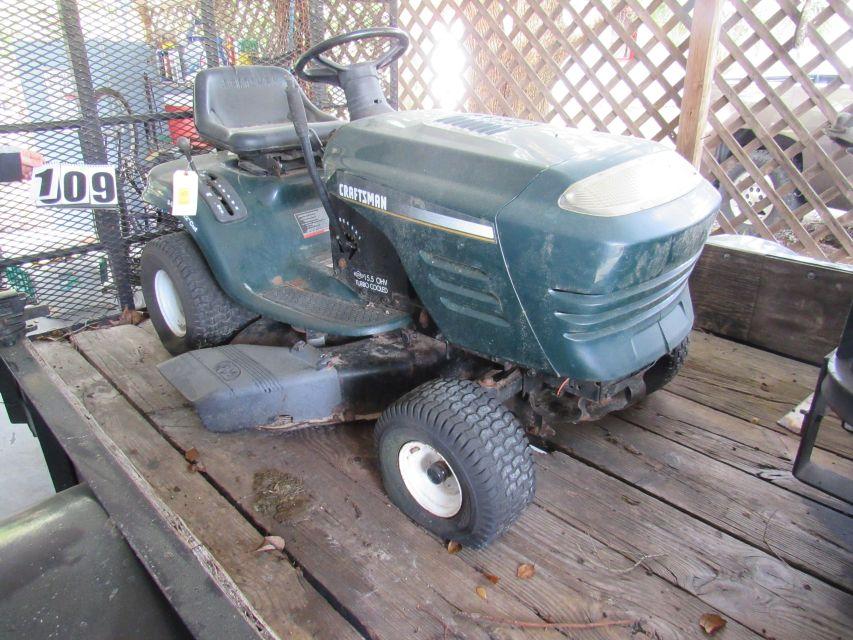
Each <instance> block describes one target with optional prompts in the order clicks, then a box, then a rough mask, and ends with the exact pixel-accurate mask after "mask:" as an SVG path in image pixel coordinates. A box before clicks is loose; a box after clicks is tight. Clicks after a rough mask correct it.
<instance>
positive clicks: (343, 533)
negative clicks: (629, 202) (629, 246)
mask: <svg viewBox="0 0 853 640" xmlns="http://www.w3.org/2000/svg"><path fill="white" fill-rule="evenodd" d="M708 338H710V339H709V340H707V339H701V338H700V340H699V342H700V343H701V344H703V345H704V346H705V347H706V348H705V349H703V348H702V347H700V348H699V352H700V355H699V356H698V357H711V358H713V348H712V347H714V346H719V345H715V343H714V341H716V340H718V339H716V338H712V337H710V336H709V337H708ZM75 342H76V344H77V346H78V347H79V348H80V349H81V351H82V352H83V353H85V355H86V357H87V358H88V359H90V360H91V361H92V362H93V363H94V364H95V365H97V368H98V369H99V370H100V371H101V372H102V373H104V374H105V375H106V377H107V378H109V380H110V381H111V382H112V383H113V384H115V385H116V386H117V387H118V389H119V390H120V391H121V392H122V394H124V395H125V396H126V397H127V399H128V400H130V402H131V403H132V404H133V405H135V406H136V407H137V408H138V409H139V410H142V411H144V412H145V413H146V414H147V418H148V420H149V421H151V422H152V423H153V424H155V425H156V426H157V427H158V428H159V429H160V430H161V431H162V433H163V434H164V435H166V437H167V438H168V439H169V440H170V442H171V443H172V445H173V446H175V447H177V448H178V449H179V450H186V449H187V448H189V447H191V446H194V447H196V448H197V449H198V450H199V451H200V452H202V457H203V460H204V461H205V464H206V465H207V467H208V472H207V474H208V476H209V479H210V480H211V481H212V482H214V483H215V484H216V485H217V487H218V488H219V490H220V491H222V492H224V493H225V494H226V495H228V496H229V497H230V499H231V500H233V501H235V502H236V503H237V504H238V506H239V507H240V508H241V509H242V510H243V512H244V515H245V516H247V517H248V518H250V519H252V520H253V521H254V523H255V525H256V526H258V527H260V528H262V529H265V530H269V531H272V532H276V533H280V534H282V535H284V537H285V538H286V539H287V540H288V548H287V551H288V553H290V554H291V557H293V558H294V559H295V560H296V561H297V563H298V564H299V565H300V566H302V567H304V569H305V571H306V572H307V573H308V574H309V575H310V576H311V577H312V579H314V580H317V581H320V582H321V583H322V584H323V588H324V589H328V591H329V595H330V596H331V597H332V598H333V599H334V600H335V601H336V602H338V603H339V606H341V607H342V609H343V610H345V611H347V613H348V615H349V616H350V617H354V618H356V619H358V621H359V623H360V624H362V625H363V627H362V629H363V631H365V632H366V633H368V634H369V635H371V636H375V637H389V638H390V637H392V636H394V637H403V636H405V635H410V636H412V637H441V635H442V634H443V633H444V629H443V627H442V624H441V623H440V622H439V621H438V620H437V619H436V618H438V619H440V620H442V621H443V622H444V624H446V625H447V629H448V633H452V634H455V635H458V637H466V638H467V637H486V636H484V635H482V634H483V633H486V634H488V633H492V634H494V633H495V632H496V631H497V629H495V628H490V627H489V626H488V625H482V624H474V623H473V622H472V621H470V620H468V619H466V618H465V617H463V616H460V615H459V611H460V610H461V611H480V612H486V613H488V614H490V615H498V616H502V617H520V618H522V619H526V620H535V619H537V616H539V617H542V618H545V619H571V620H584V619H599V618H601V617H602V616H603V615H609V616H611V617H612V616H614V615H615V616H619V617H621V616H622V615H624V616H627V617H630V618H632V619H633V618H637V619H640V620H642V622H641V624H640V626H639V627H637V628H636V629H634V631H640V632H645V633H646V634H647V635H656V637H661V638H667V637H673V638H680V637H701V632H698V631H697V630H698V627H697V626H696V625H695V623H696V620H697V619H698V615H700V612H704V611H712V610H717V611H719V612H720V613H721V614H722V615H723V616H724V617H726V618H727V619H729V626H728V627H727V629H726V634H727V636H726V637H752V636H753V635H754V633H757V634H761V635H763V636H766V637H775V638H802V637H809V638H842V637H847V636H849V634H850V630H851V628H853V620H851V614H850V613H849V611H851V610H853V606H851V604H853V602H851V598H850V595H849V593H845V592H844V591H843V590H841V589H838V588H836V587H835V586H832V584H829V583H833V582H834V583H835V584H838V585H839V586H842V587H844V588H849V586H850V583H849V580H850V575H849V570H848V569H846V568H845V566H844V563H845V562H847V563H848V565H847V566H849V555H850V545H849V535H850V519H849V518H848V517H846V516H844V515H843V514H842V513H839V512H838V511H845V510H849V505H845V504H844V503H841V502H840V501H837V503H833V502H832V499H828V501H827V500H824V502H826V504H827V506H829V507H833V508H835V509H837V510H838V511H833V509H832V508H827V506H825V505H823V504H817V502H814V501H812V500H811V499H808V498H807V497H806V496H808V494H809V491H808V490H807V489H804V488H803V487H802V485H798V483H797V481H796V480H795V479H793V478H790V477H789V471H788V469H789V468H790V457H791V455H792V451H791V447H792V443H794V442H796V441H795V440H794V439H793V438H791V436H790V435H787V434H786V433H780V432H778V431H777V430H773V429H768V428H767V427H763V426H760V425H756V424H754V423H753V422H746V421H745V420H743V419H740V418H737V417H735V416H734V415H732V414H727V413H720V412H719V411H718V410H714V409H711V408H709V407H707V406H705V405H703V404H701V403H700V402H697V401H695V400H692V399H690V398H689V394H687V393H685V395H684V396H681V395H678V392H676V393H675V394H673V393H668V392H666V391H665V392H662V393H659V394H657V395H656V396H653V397H651V398H649V399H647V400H646V401H645V402H644V403H643V404H642V405H641V406H639V407H637V408H634V409H632V410H629V411H627V412H624V414H625V415H623V416H622V417H621V418H608V419H605V420H604V421H601V422H600V423H597V424H595V425H581V426H579V427H577V426H576V427H569V429H568V430H565V431H563V432H562V433H561V434H560V435H559V436H558V439H557V440H558V442H557V444H558V446H560V447H561V448H563V449H565V450H566V451H569V452H571V454H572V455H573V456H576V458H577V459H573V458H571V457H567V456H566V455H564V454H562V453H559V452H557V453H553V454H551V455H548V456H537V471H538V475H539V488H538V491H537V499H536V503H535V504H534V505H533V506H531V508H530V509H529V510H528V512H527V513H525V514H524V516H523V517H522V518H521V520H520V521H519V523H518V524H517V525H516V526H515V527H513V529H512V530H511V531H510V532H509V534H507V536H505V537H504V538H503V539H502V540H500V541H498V542H497V543H495V544H494V545H492V546H491V547H489V548H488V549H486V550H481V551H474V550H468V549H466V550H463V551H462V552H461V553H460V554H459V555H457V556H451V555H448V554H447V553H446V551H444V550H443V549H442V548H441V547H440V546H438V544H437V541H435V539H434V538H432V537H431V536H429V535H428V534H426V533H424V532H423V531H422V530H420V529H419V528H417V527H415V526H414V525H412V524H411V523H409V522H408V521H407V520H406V519H405V518H403V517H402V515H401V514H400V513H399V512H398V511H397V510H396V509H395V508H393V507H392V506H390V505H389V504H388V503H387V499H386V498H385V496H384V493H383V492H382V489H381V486H380V483H379V479H378V475H377V473H376V467H375V461H374V460H373V451H372V447H371V444H370V432H369V429H365V428H359V427H357V426H356V427H353V426H347V427H336V428H326V429H311V430H304V431H300V432H296V433H290V434H284V433H278V434H276V433H264V432H258V431H256V432H251V433H243V434H234V435H229V436H221V435H217V434H212V433H210V432H207V431H204V430H203V429H202V428H201V427H200V425H199V421H198V418H197V416H196V415H195V413H194V411H193V410H192V409H191V408H189V407H187V406H186V405H185V403H184V402H183V399H182V398H181V397H180V396H179V395H178V394H177V392H176V391H175V390H174V389H173V388H172V387H171V385H170V384H169V383H168V382H166V381H165V380H164V379H163V378H162V376H160V374H159V372H157V371H156V368H155V367H154V366H153V365H154V364H155V363H156V362H158V361H159V360H161V359H164V358H165V357H167V356H166V354H165V352H164V351H163V349H162V347H161V346H160V344H159V342H158V341H157V339H156V337H154V336H153V335H151V334H150V333H149V332H147V331H145V330H143V329H140V328H139V327H116V328H114V329H109V330H100V331H96V332H88V333H84V334H80V335H78V336H75ZM722 342H723V343H724V345H722V346H729V345H730V343H728V342H726V341H722ZM708 345H710V346H708ZM735 346H736V347H738V349H749V348H748V347H741V346H740V345H735ZM760 353H763V352H760ZM740 355H743V354H742V353H741V354H740ZM768 355H770V354H768ZM692 358H693V359H697V355H696V350H695V349H694V351H693V356H692ZM733 358H734V356H729V364H732V359H733ZM782 360H783V361H784V362H789V361H786V360H785V359H782ZM702 364H705V363H702ZM794 365H796V366H797V367H801V366H802V367H805V366H807V365H800V364H799V363H794ZM723 366H725V365H721V364H719V363H713V362H712V363H711V366H710V367H709V369H710V370H716V371H719V370H721V367H723ZM795 369H796V367H795ZM812 369H813V368H812ZM800 373H802V372H800ZM789 374H790V369H788V370H785V371H784V372H783V373H782V374H781V375H779V374H778V372H777V375H775V377H773V378H772V379H771V381H772V384H773V385H775V389H776V390H777V391H778V390H779V389H783V390H784V392H785V393H792V391H791V388H792V387H793V388H795V387H796V384H797V383H795V382H792V381H789V380H787V377H788V375H789ZM798 375H799V373H798ZM102 383H103V380H102ZM786 385H787V386H786ZM768 387H770V385H768ZM706 390H707V389H706ZM681 391H682V392H683V391H684V390H683V389H682V390H681ZM795 392H797V391H795ZM780 397H781V394H780ZM719 404H722V405H724V406H726V407H729V408H730V407H731V406H732V405H731V404H725V403H724V402H722V401H720V402H719ZM715 417H716V418H717V419H716V420H715ZM137 419H141V416H139V415H137ZM632 423H633V424H632ZM148 428H149V429H150V428H151V427H150V426H149V427H148ZM578 429H583V431H577V430H578ZM164 444H165V441H164ZM176 453H177V452H176ZM177 455H178V456H180V454H177ZM821 455H823V456H825V457H827V459H828V460H829V461H830V463H831V464H835V465H840V467H841V468H845V469H846V465H848V464H849V461H848V460H845V459H844V458H841V457H838V456H833V455H832V454H827V453H822V454H821ZM270 466H279V467H281V468H283V469H285V470H287V471H288V472H290V473H293V474H294V475H295V476H297V477H299V478H304V479H305V487H306V488H307V489H308V491H309V493H310V494H311V495H312V497H313V498H314V499H316V500H317V503H319V504H314V505H313V506H312V507H310V509H309V511H306V513H305V514H303V515H302V516H300V517H298V518H296V520H295V521H293V522H284V523H281V522H275V521H274V520H272V519H270V518H269V517H265V516H263V515H261V514H257V513H253V512H252V500H253V489H252V486H251V477H252V475H253V474H254V472H255V471H257V470H263V469H264V468H268V467H270ZM762 474H764V475H762ZM785 474H788V475H787V476H786V475H785ZM196 477H198V476H196ZM721 478H723V479H724V480H725V481H723V482H721ZM730 485H731V486H730ZM759 487H761V488H760V489H759ZM768 492H769V493H768ZM706 497H710V506H709V505H708V504H693V501H700V502H701V501H702V500H703V499H705V498H706ZM811 497H812V498H816V499H820V498H821V497H822V496H821V495H812V496H811ZM737 510H741V516H742V517H736V516H734V515H733V512H734V511H737ZM746 514H749V517H747V515H746ZM717 516H722V517H721V518H720V519H719V520H715V518H716V517H717ZM365 518H366V520H365ZM753 521H757V522H760V523H761V525H760V526H756V525H755V522H753ZM759 528H760V529H761V531H760V536H759V531H758V529H759ZM809 536H810V537H811V541H812V542H810V541H809V540H808V539H805V540H804V539H803V538H804V537H805V538H808V537H809ZM823 545H828V548H824V547H823ZM780 549H781V550H780ZM332 551H333V552H332ZM827 551H828V552H829V553H825V552H827ZM646 556H656V557H646ZM777 556H778V557H777ZM403 559H406V560H408V561H409V565H406V563H405V562H404V561H403ZM638 560H642V562H641V564H639V565H637V566H636V567H634V564H635V563H636V562H637V561H638ZM523 561H527V562H534V563H535V564H536V566H537V578H536V580H532V581H521V580H518V579H515V578H514V577H513V575H512V574H513V571H514V567H515V566H517V564H518V563H519V562H523ZM789 563H790V564H789ZM792 565H796V566H792ZM401 567H402V568H401ZM631 567H633V568H631ZM797 567H801V568H802V569H803V571H801V570H800V569H799V568H797ZM629 568H630V570H629V571H625V570H626V569H629ZM485 573H488V574H495V575H498V576H499V577H500V578H501V580H500V581H499V583H498V584H497V585H492V584H491V583H490V582H489V581H488V580H487V579H486V578H485V576H484V574H485ZM822 578H823V579H825V580H826V581H827V582H824V581H823V579H822ZM327 582H330V583H331V585H327ZM449 585H452V586H449ZM463 585H464V586H463ZM478 585H479V586H484V587H486V589H487V594H488V596H487V597H488V600H487V601H486V602H483V601H482V600H481V599H480V598H479V597H478V596H477V595H476V594H475V593H474V587H475V586H478ZM392 592H393V593H398V594H399V595H398V597H397V598H395V599H393V601H391V596H390V594H391V593H392ZM366 593H367V594H369V596H370V597H369V598H365V594H366ZM418 604H420V605H421V608H419V607H418ZM388 618H392V619H393V620H388ZM499 631H500V633H501V634H503V635H501V637H525V638H527V637H563V636H562V635H561V634H558V633H557V632H554V631H548V632H543V633H541V634H539V635H538V636H536V635H533V634H531V633H530V631H529V630H526V631H524V632H519V633H516V632H515V631H513V630H510V629H506V628H501V629H500V630H499ZM628 631H629V630H627V629H622V628H612V629H606V630H597V631H596V632H592V635H590V634H591V632H584V637H607V638H609V637H629V636H628ZM395 634H396V635H395ZM401 634H402V635H401ZM430 634H432V635H430ZM451 637H452V636H451ZM492 637H493V636H492Z"/></svg>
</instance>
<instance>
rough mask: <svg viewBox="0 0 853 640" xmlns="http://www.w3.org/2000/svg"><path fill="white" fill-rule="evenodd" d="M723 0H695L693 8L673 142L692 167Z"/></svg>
mask: <svg viewBox="0 0 853 640" xmlns="http://www.w3.org/2000/svg"><path fill="white" fill-rule="evenodd" d="M723 3H724V0H696V4H695V6H694V9H693V22H692V26H691V29H690V51H689V53H688V55H687V69H686V74H685V77H684V97H683V98H682V100H681V117H680V118H679V119H678V135H677V137H676V142H675V144H676V148H677V149H678V152H679V153H680V154H681V155H683V156H684V157H685V158H687V160H689V161H690V162H691V163H693V165H694V166H696V167H698V166H699V162H700V158H701V154H702V134H703V133H704V131H705V121H706V120H707V119H708V106H709V104H710V101H711V86H712V84H713V79H714V66H715V65H716V51H717V41H718V40H719V37H720V16H721V14H722V8H723Z"/></svg>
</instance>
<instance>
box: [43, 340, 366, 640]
mask: <svg viewBox="0 0 853 640" xmlns="http://www.w3.org/2000/svg"><path fill="white" fill-rule="evenodd" d="M35 348H36V350H37V351H38V353H39V354H40V355H41V356H42V357H43V358H44V359H45V361H47V362H49V363H50V364H51V366H52V367H53V368H54V371H56V373H57V374H58V375H59V377H60V378H61V379H62V380H63V381H64V382H65V383H66V384H67V385H68V387H69V388H70V389H71V391H72V392H73V393H74V394H75V395H76V396H77V397H78V399H79V400H80V401H81V402H82V403H83V405H84V406H85V407H86V408H87V409H88V410H89V412H90V413H91V414H92V415H93V416H94V417H95V419H96V420H97V421H98V424H99V425H100V426H101V427H102V428H103V429H104V431H105V432H106V433H107V434H108V435H109V436H110V438H111V439H112V440H113V441H114V442H115V443H116V444H117V445H118V446H119V447H120V448H121V449H122V451H124V452H125V453H126V454H127V455H128V457H129V458H130V460H131V462H132V463H133V464H134V466H135V467H136V468H137V470H138V471H139V472H140V473H141V474H142V475H143V477H145V479H146V480H147V481H148V482H149V483H150V484H151V486H152V487H153V488H154V489H155V490H156V491H157V493H158V495H159V496H160V497H161V499H162V500H163V501H164V502H165V503H166V505H167V506H169V507H170V508H171V509H172V510H173V511H174V512H175V513H176V514H178V515H179V516H180V517H181V519H182V520H183V521H184V523H186V525H187V526H188V527H189V528H190V529H191V531H192V533H193V534H194V535H195V536H196V537H197V538H199V540H200V541H201V542H202V543H203V544H204V545H205V546H206V547H207V548H208V549H209V550H210V551H211V553H212V554H213V556H214V557H215V558H216V559H217V560H218V561H219V562H220V564H221V565H222V566H223V568H225V570H226V571H227V572H228V574H229V576H230V577H231V579H232V580H233V581H234V582H235V584H236V585H237V586H238V587H239V588H240V590H241V591H242V592H243V593H244V594H245V595H246V597H247V598H248V599H249V600H250V601H251V603H252V604H253V606H254V607H255V609H256V610H257V612H258V614H259V615H260V617H261V618H262V619H263V620H264V621H265V622H266V623H267V624H268V625H269V627H270V630H271V631H273V632H274V633H276V634H277V635H278V636H279V637H281V638H310V637H316V638H331V637H334V638H342V639H347V638H352V639H355V638H360V637H361V635H360V634H359V633H357V632H356V631H355V630H354V629H353V628H352V627H351V626H350V625H349V624H348V623H347V622H346V621H345V620H344V619H343V618H342V617H341V616H340V615H339V614H338V613H337V612H336V611H335V610H334V609H333V608H332V607H331V606H329V603H328V602H327V601H326V600H325V599H324V598H323V597H322V596H320V594H318V593H317V591H316V590H315V589H314V588H313V587H311V586H310V585H308V584H307V583H305V582H304V580H302V579H301V578H300V576H299V575H298V573H297V571H295V570H294V569H293V567H292V566H291V565H290V564H289V562H288V560H287V558H286V557H285V556H283V555H282V554H280V553H278V552H273V553H263V554H258V553H256V552H255V550H256V549H257V548H258V547H259V546H260V545H261V544H262V541H263V536H261V534H260V533H258V531H257V530H256V529H254V528H253V527H252V526H251V525H250V524H249V523H248V522H247V521H246V520H245V519H244V518H243V517H242V516H241V515H240V514H239V513H238V512H237V510H236V509H234V507H233V506H232V505H231V504H230V503H229V502H228V501H227V500H226V499H225V498H224V497H222V496H221V495H220V494H219V493H218V492H217V491H216V490H215V489H214V488H213V487H212V486H210V484H208V482H207V481H206V480H205V479H204V478H203V477H202V476H201V475H200V474H198V473H193V472H191V471H189V469H188V464H187V461H186V460H185V459H184V457H183V456H182V455H181V454H180V453H179V452H177V451H176V450H175V449H174V448H173V447H171V446H170V445H169V444H168V443H167V442H166V441H165V440H163V438H162V437H161V436H160V435H159V434H158V433H157V432H156V431H154V430H153V429H152V428H151V425H150V424H148V422H147V421H146V420H145V419H144V418H143V417H142V416H141V415H140V414H139V413H138V412H137V411H136V410H135V409H133V408H132V407H131V406H130V405H129V404H128V402H127V401H126V400H125V399H124V398H122V397H121V396H120V395H119V394H118V392H117V391H116V390H115V388H114V387H113V386H112V385H111V384H110V383H109V382H107V381H106V380H105V379H104V378H103V377H102V376H101V374H100V373H98V372H97V371H96V370H95V369H94V368H93V367H92V366H91V365H90V364H89V363H88V362H87V361H86V360H85V359H84V358H83V357H82V356H81V355H80V354H79V353H77V352H76V351H75V350H74V349H73V348H72V347H71V346H70V345H68V344H66V343H46V342H39V343H35Z"/></svg>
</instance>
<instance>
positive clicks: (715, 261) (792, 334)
mask: <svg viewBox="0 0 853 640" xmlns="http://www.w3.org/2000/svg"><path fill="white" fill-rule="evenodd" d="M712 242H713V240H712V241H711V242H709V243H708V244H706V245H705V249H704V251H703V252H702V257H701V258H700V259H699V262H698V263H697V264H696V268H695V269H694V270H693V274H692V275H691V276H690V291H691V293H692V295H693V306H694V309H695V312H696V323H695V324H696V327H697V328H699V329H704V330H706V331H710V332H711V333H715V334H717V335H721V336H725V337H728V338H734V339H735V340H740V341H743V342H746V343H747V344H751V345H754V346H756V347H759V348H762V349H769V350H771V351H775V352H777V353H781V354H783V355H786V356H788V357H791V358H797V359H799V360H805V361H806V362H811V363H814V364H820V363H821V362H822V361H823V358H824V356H825V355H826V354H827V353H829V352H830V351H832V350H833V349H834V348H835V347H836V346H838V341H839V340H840V338H841V331H842V330H843V329H844V321H845V320H846V319H847V313H848V311H849V310H850V305H851V303H853V271H851V270H850V269H849V268H844V267H841V266H834V265H830V264H826V263H820V262H812V261H810V260H806V259H802V258H798V257H796V256H792V257H782V256H770V255H763V254H760V253H753V252H751V251H743V250H739V249H732V248H730V247H724V246H719V245H715V244H712Z"/></svg>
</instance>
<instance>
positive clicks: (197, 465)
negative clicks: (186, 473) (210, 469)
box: [187, 462, 207, 473]
mask: <svg viewBox="0 0 853 640" xmlns="http://www.w3.org/2000/svg"><path fill="white" fill-rule="evenodd" d="M187 468H188V469H189V470H190V471H191V472H192V473H196V472H198V473H204V472H205V471H207V467H205V466H204V463H203V462H190V463H189V464H188V465H187Z"/></svg>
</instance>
